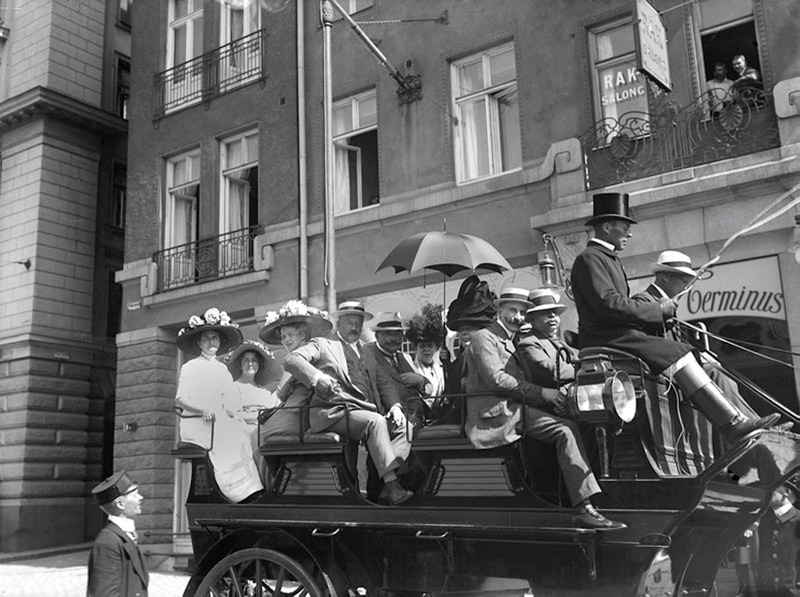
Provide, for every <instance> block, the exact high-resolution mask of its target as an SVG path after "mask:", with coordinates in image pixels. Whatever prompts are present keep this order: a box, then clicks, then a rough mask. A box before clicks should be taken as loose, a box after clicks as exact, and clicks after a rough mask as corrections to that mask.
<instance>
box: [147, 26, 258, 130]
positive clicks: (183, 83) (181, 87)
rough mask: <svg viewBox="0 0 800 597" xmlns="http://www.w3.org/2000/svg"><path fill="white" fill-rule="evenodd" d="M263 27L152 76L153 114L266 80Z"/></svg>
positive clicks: (156, 115) (205, 100) (162, 112)
mask: <svg viewBox="0 0 800 597" xmlns="http://www.w3.org/2000/svg"><path fill="white" fill-rule="evenodd" d="M265 40H266V31H264V30H263V29H261V30H259V31H256V32H255V33H251V34H250V35H247V36H245V37H242V38H240V39H237V40H236V41H234V42H231V43H229V44H226V45H224V46H220V47H219V48H216V49H215V50H214V51H212V52H208V53H207V54H203V55H202V56H198V57H197V58H194V59H192V60H189V61H188V62H184V63H183V64H179V65H177V66H174V67H172V68H170V69H167V70H165V71H163V72H160V73H158V74H157V75H156V76H155V80H154V84H155V107H154V118H156V119H158V118H162V117H164V116H165V115H166V114H168V113H169V112H173V111H175V110H178V109H180V108H184V107H186V106H189V105H191V104H194V103H197V102H199V101H203V102H208V101H210V100H211V99H212V98H213V97H215V96H218V95H222V94H223V93H228V92H229V91H231V90H233V89H235V88H237V87H241V86H242V85H246V84H248V83H253V82H256V81H260V82H261V84H262V85H263V84H264V82H265V81H266V63H267V61H266V43H265Z"/></svg>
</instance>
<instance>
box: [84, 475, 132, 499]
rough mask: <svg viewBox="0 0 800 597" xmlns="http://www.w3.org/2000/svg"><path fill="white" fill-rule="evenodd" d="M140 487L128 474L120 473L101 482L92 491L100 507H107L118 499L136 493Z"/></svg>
mask: <svg viewBox="0 0 800 597" xmlns="http://www.w3.org/2000/svg"><path fill="white" fill-rule="evenodd" d="M138 487H139V484H138V483H137V482H136V481H132V480H131V478H130V477H129V476H128V473H126V472H125V471H119V472H116V473H114V474H113V475H111V476H110V477H106V478H105V479H104V480H103V481H101V482H100V483H99V484H98V485H97V486H96V487H95V488H94V489H92V495H93V496H94V499H95V501H97V505H98V506H105V505H106V504H110V503H111V502H113V501H114V500H115V499H117V498H118V497H120V496H122V495H126V494H128V493H131V492H132V491H135V490H136V489H137V488H138Z"/></svg>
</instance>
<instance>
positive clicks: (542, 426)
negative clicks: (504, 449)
mask: <svg viewBox="0 0 800 597" xmlns="http://www.w3.org/2000/svg"><path fill="white" fill-rule="evenodd" d="M496 304H497V319H496V320H495V321H494V322H492V323H491V325H489V326H488V327H486V328H484V329H480V330H477V331H475V332H473V334H472V340H471V342H470V345H469V347H468V348H467V381H466V389H467V393H469V394H476V395H475V396H471V397H470V399H469V400H467V420H466V423H465V425H464V427H465V431H466V433H467V437H469V439H470V441H471V442H472V444H473V445H474V446H475V447H476V448H494V447H496V446H502V445H504V444H510V443H512V442H514V441H516V440H518V439H520V438H522V437H523V435H525V436H527V437H533V438H536V439H538V440H540V441H543V442H545V443H548V444H555V445H556V453H557V456H558V464H559V467H560V468H561V472H562V474H563V476H564V483H565V485H566V486H567V492H568V493H569V497H570V501H571V503H572V505H573V507H574V512H573V517H572V522H573V524H575V525H576V526H578V527H583V528H594V529H606V530H614V529H622V528H625V526H626V525H625V524H623V523H621V522H615V521H613V520H609V519H608V518H606V517H605V516H603V515H602V514H600V513H599V512H598V511H597V510H596V509H595V508H594V506H593V505H592V503H591V501H590V498H591V497H592V496H593V495H595V494H598V493H600V486H599V485H598V483H597V479H595V476H594V473H592V470H591V468H590V467H589V464H588V458H587V456H586V450H585V449H584V446H583V442H582V441H581V436H580V432H579V430H578V425H577V423H575V422H574V421H570V420H568V419H564V418H562V417H559V416H556V415H554V414H552V413H554V412H563V411H564V400H565V397H564V395H563V394H562V393H561V392H559V391H558V390H557V389H551V388H542V387H541V386H538V385H534V384H532V383H530V382H528V381H525V378H524V374H523V368H522V364H521V363H520V361H519V359H518V357H517V356H516V355H515V351H514V337H515V335H516V334H517V333H518V332H519V329H520V326H521V325H522V324H523V322H524V319H525V312H526V311H527V310H528V308H529V307H530V306H531V303H530V301H529V300H528V292H527V291H526V290H522V289H520V288H507V289H505V290H504V291H503V292H502V293H501V294H500V297H499V298H498V299H497V301H496ZM523 408H524V409H525V416H524V418H523V416H522V409H523ZM523 422H524V426H523Z"/></svg>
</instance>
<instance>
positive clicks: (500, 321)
mask: <svg viewBox="0 0 800 597" xmlns="http://www.w3.org/2000/svg"><path fill="white" fill-rule="evenodd" d="M497 323H499V324H500V327H501V328H503V329H504V330H505V331H506V334H508V337H509V338H513V337H514V334H516V333H517V332H512V331H511V330H509V329H508V328H507V327H506V324H504V323H503V320H502V319H500V318H498V319H497Z"/></svg>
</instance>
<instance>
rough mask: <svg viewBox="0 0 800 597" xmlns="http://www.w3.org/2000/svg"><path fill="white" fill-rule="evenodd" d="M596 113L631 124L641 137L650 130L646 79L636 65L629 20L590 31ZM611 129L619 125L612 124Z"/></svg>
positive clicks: (601, 118)
mask: <svg viewBox="0 0 800 597" xmlns="http://www.w3.org/2000/svg"><path fill="white" fill-rule="evenodd" d="M589 54H590V60H591V65H592V89H593V95H594V115H595V119H596V120H597V121H601V120H604V119H611V120H612V121H615V122H619V123H620V126H621V127H622V128H624V127H625V126H629V127H630V128H631V129H632V133H631V134H632V135H633V136H635V137H638V136H640V135H642V134H645V133H646V132H647V131H648V130H649V124H648V123H649V110H648V104H647V82H646V81H645V78H644V76H643V75H641V74H640V73H639V72H638V70H637V68H636V54H635V47H634V40H633V26H632V25H631V21H630V19H625V20H624V21H615V22H613V23H610V24H607V25H603V26H602V27H597V28H595V29H592V30H591V31H590V32H589ZM610 126H611V128H615V129H616V128H620V127H616V126H614V125H613V123H612V124H611V125H610Z"/></svg>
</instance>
